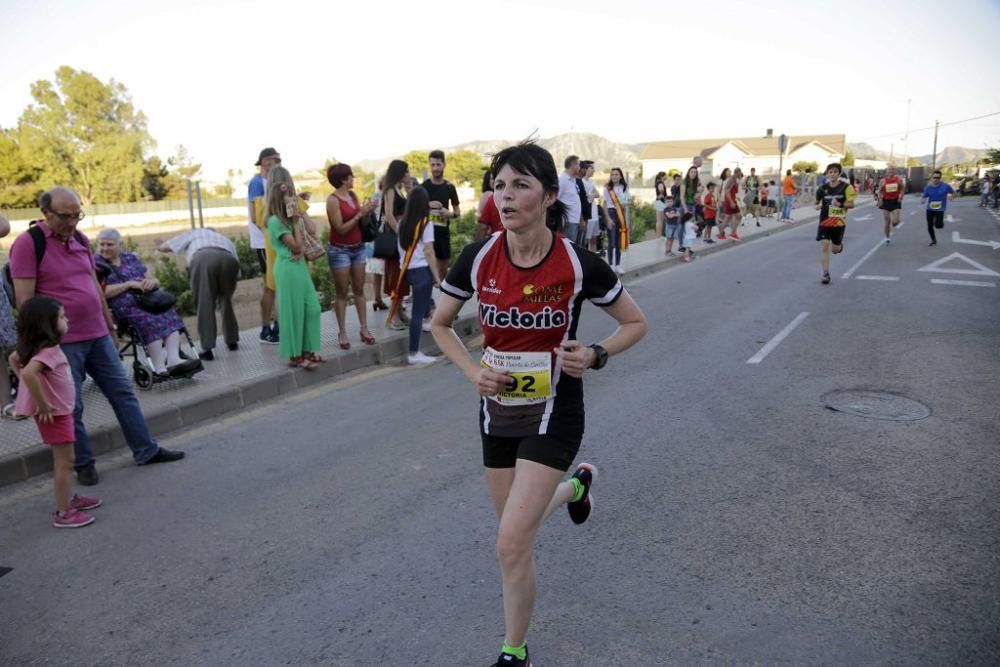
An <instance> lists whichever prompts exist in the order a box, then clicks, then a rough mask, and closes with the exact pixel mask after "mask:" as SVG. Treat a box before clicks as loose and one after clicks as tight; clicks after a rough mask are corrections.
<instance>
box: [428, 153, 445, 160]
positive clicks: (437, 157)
mask: <svg viewBox="0 0 1000 667" xmlns="http://www.w3.org/2000/svg"><path fill="white" fill-rule="evenodd" d="M427 159H428V160H441V161H442V162H445V159H444V151H442V150H433V151H431V152H430V153H428V154H427Z"/></svg>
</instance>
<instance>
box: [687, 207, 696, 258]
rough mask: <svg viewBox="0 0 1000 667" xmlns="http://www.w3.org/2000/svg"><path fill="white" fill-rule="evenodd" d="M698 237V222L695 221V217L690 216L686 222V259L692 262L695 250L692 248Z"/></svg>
mask: <svg viewBox="0 0 1000 667" xmlns="http://www.w3.org/2000/svg"><path fill="white" fill-rule="evenodd" d="M697 238H698V223H697V222H695V221H694V217H693V216H692V217H689V218H688V219H687V221H686V222H685V223H684V261H685V262H690V261H691V258H692V255H694V252H693V251H692V250H691V248H692V247H693V246H694V242H695V240H696V239H697Z"/></svg>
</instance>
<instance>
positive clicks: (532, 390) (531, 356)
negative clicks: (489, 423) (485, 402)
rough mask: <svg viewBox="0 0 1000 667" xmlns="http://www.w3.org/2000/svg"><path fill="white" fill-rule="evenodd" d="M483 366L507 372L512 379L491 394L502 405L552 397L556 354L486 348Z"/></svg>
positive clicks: (538, 400)
mask: <svg viewBox="0 0 1000 667" xmlns="http://www.w3.org/2000/svg"><path fill="white" fill-rule="evenodd" d="M481 365H482V367H483V368H491V369H493V370H495V371H500V372H502V373H506V374H507V375H509V376H510V377H511V381H510V383H509V384H508V385H507V386H506V387H504V388H503V390H501V391H500V392H498V393H497V395H496V396H490V398H491V399H492V400H494V401H496V402H497V403H499V404H501V405H530V404H532V403H540V402H542V401H547V400H549V399H550V398H552V354H551V353H549V352H499V351H497V350H494V349H493V348H491V347H487V348H486V349H485V350H483V359H482V362H481Z"/></svg>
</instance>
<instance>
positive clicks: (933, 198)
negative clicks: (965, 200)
mask: <svg viewBox="0 0 1000 667" xmlns="http://www.w3.org/2000/svg"><path fill="white" fill-rule="evenodd" d="M954 198H955V190H953V189H952V187H951V186H950V185H948V184H947V183H944V182H943V181H942V180H941V172H940V171H935V172H934V173H933V174H932V175H931V182H930V183H929V184H928V185H927V187H925V188H924V194H923V196H922V197H921V198H920V203H921V204H926V205H927V234H928V235H930V237H931V242H930V244H929V245H932V246H936V245H937V237H936V236H935V235H934V230H935V229H944V212H945V211H946V210H948V200H949V199H954Z"/></svg>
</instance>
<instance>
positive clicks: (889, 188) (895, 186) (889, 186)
mask: <svg viewBox="0 0 1000 667" xmlns="http://www.w3.org/2000/svg"><path fill="white" fill-rule="evenodd" d="M897 190H899V183H886V184H885V191H886V192H887V193H888V192H896V191H897Z"/></svg>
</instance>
